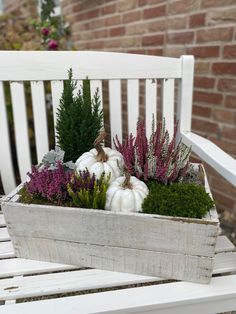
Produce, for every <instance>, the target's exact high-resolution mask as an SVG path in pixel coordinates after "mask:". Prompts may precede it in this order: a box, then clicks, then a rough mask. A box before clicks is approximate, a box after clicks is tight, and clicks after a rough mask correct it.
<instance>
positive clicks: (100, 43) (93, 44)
mask: <svg viewBox="0 0 236 314" xmlns="http://www.w3.org/2000/svg"><path fill="white" fill-rule="evenodd" d="M104 47H105V42H104V41H94V42H93V41H91V42H90V47H89V48H90V49H104Z"/></svg>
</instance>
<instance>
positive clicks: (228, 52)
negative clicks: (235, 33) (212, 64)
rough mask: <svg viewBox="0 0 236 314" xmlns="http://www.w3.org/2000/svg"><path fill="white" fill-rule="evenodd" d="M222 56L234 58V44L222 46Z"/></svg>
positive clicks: (235, 52) (235, 57)
mask: <svg viewBox="0 0 236 314" xmlns="http://www.w3.org/2000/svg"><path fill="white" fill-rule="evenodd" d="M223 53H224V58H228V59H236V45H228V46H225V47H224V52H223Z"/></svg>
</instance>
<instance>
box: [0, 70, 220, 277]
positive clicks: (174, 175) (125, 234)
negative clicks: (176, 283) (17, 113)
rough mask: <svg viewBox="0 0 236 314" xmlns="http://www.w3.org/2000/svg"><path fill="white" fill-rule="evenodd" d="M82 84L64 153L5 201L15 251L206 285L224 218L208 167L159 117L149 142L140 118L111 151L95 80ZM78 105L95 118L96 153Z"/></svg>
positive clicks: (67, 106) (50, 158) (62, 115)
mask: <svg viewBox="0 0 236 314" xmlns="http://www.w3.org/2000/svg"><path fill="white" fill-rule="evenodd" d="M86 84H89V83H88V82H87V83H86ZM75 87H76V86H75V85H74V83H73V81H72V73H70V77H69V81H68V82H67V83H66V85H65V89H64V92H63V96H62V100H61V106H60V108H59V111H58V122H57V131H58V143H59V145H60V146H61V148H63V149H64V150H65V152H64V151H62V150H61V148H58V147H56V148H55V150H53V151H50V152H49V153H48V154H46V155H45V156H44V158H43V160H42V163H41V164H39V165H37V166H33V167H32V171H31V173H29V174H28V177H29V178H28V180H27V182H25V183H22V184H21V185H20V186H19V187H18V188H17V189H16V190H15V191H14V192H13V193H11V194H10V195H8V196H7V197H6V198H5V200H4V201H3V204H2V209H3V212H4V215H5V219H6V223H7V227H8V229H9V234H10V236H11V239H12V242H13V245H14V249H15V253H16V255H17V256H18V257H22V258H29V259H36V260H42V261H49V262H57V263H64V264H71V265H79V266H86V267H95V268H100V269H107V270H112V271H120V272H128V273H134V274H141V275H150V276H160V277H164V278H173V279H181V280H187V281H194V282H200V283H208V282H209V281H210V279H211V276H212V271H213V262H214V254H215V245H216V239H217V236H218V229H219V221H218V218H217V213H216V210H215V206H214V202H213V200H212V198H211V194H210V190H209V186H208V183H207V178H206V175H205V171H204V168H203V167H202V166H201V165H196V164H195V165H194V164H191V163H190V162H189V155H190V148H188V147H186V146H185V145H184V144H182V143H181V141H180V142H179V143H178V144H177V145H176V134H177V126H176V127H175V132H174V136H173V138H172V139H170V138H169V133H168V131H167V130H166V129H165V124H164V121H162V122H160V123H158V124H157V126H156V127H155V126H154V120H153V128H152V134H151V137H150V139H147V137H146V135H145V125H144V123H143V122H142V121H141V120H140V121H138V123H137V133H136V136H135V137H134V136H133V135H132V134H130V135H129V136H127V138H126V140H125V141H124V142H123V143H121V142H120V141H119V139H118V138H117V137H116V138H115V139H114V143H115V147H116V150H113V149H111V148H109V147H103V145H102V143H103V140H104V138H105V132H104V130H102V131H101V132H100V134H98V131H99V129H101V121H102V120H101V112H100V111H99V109H98V108H99V97H98V93H96V94H95V96H94V97H93V98H92V99H91V97H90V96H88V94H86V91H88V88H89V86H88V85H87V87H86V86H85V90H84V92H85V93H83V95H82V94H79V95H78V96H77V98H76V97H75V98H74V96H73V92H74V89H75ZM72 104H73V105H72ZM79 106H80V107H79ZM78 107H79V110H80V112H81V110H82V112H83V113H84V114H85V115H86V119H88V121H90V122H91V119H94V120H95V122H96V129H95V132H93V137H95V135H96V138H95V139H93V140H94V148H93V149H91V150H89V151H87V148H85V147H86V145H85V144H86V143H89V145H91V141H90V142H89V139H88V138H87V140H86V141H84V139H83V136H84V134H83V133H80V131H81V128H82V127H83V128H85V129H86V122H85V120H86V119H83V117H81V120H80V123H78V120H77V124H76V119H77V116H76V114H75V113H76V112H77V111H76V110H78ZM83 110H84V111H83ZM65 120H66V122H65ZM63 122H64V123H63ZM66 126H67V127H66ZM68 128H71V130H70V131H68ZM85 129H84V130H85ZM86 134H87V133H86ZM71 136H72V137H71ZM90 139H91V138H90ZM67 141H68V145H67V144H66V143H67ZM81 143H82V144H81ZM77 145H78V146H77ZM81 148H82V150H81ZM78 152H79V153H78ZM64 157H65V158H66V161H65V162H64ZM70 158H71V159H72V161H70V160H69V159H70ZM75 159H76V160H75ZM73 161H75V163H73Z"/></svg>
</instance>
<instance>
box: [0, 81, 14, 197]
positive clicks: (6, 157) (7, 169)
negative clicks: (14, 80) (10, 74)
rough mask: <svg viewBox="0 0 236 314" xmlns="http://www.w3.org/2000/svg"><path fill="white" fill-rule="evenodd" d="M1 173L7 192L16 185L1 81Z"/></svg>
mask: <svg viewBox="0 0 236 314" xmlns="http://www.w3.org/2000/svg"><path fill="white" fill-rule="evenodd" d="M0 129H1V145H0V174H1V180H2V184H3V188H4V191H5V193H9V192H10V191H11V190H13V189H14V188H15V187H16V181H15V175H14V169H13V163H12V153H11V144H10V134H9V126H8V119H7V108H6V102H5V94H4V86H3V82H0Z"/></svg>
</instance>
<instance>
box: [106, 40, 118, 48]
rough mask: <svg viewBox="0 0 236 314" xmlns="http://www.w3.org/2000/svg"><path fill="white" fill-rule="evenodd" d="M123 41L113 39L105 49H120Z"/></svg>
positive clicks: (107, 43)
mask: <svg viewBox="0 0 236 314" xmlns="http://www.w3.org/2000/svg"><path fill="white" fill-rule="evenodd" d="M120 47H121V39H111V40H108V41H106V42H105V48H120Z"/></svg>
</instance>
